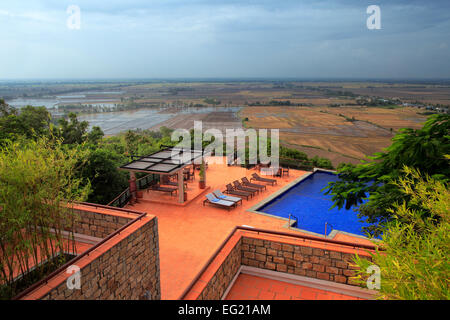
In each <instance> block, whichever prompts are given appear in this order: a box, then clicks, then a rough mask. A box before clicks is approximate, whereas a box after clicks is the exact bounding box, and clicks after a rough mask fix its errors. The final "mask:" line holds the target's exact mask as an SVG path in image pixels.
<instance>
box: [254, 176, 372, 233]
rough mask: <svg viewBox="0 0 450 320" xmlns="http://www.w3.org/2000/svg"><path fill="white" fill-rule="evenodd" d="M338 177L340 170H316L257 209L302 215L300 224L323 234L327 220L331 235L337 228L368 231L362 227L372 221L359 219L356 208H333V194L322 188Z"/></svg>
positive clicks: (298, 216) (328, 231) (280, 214)
mask: <svg viewBox="0 0 450 320" xmlns="http://www.w3.org/2000/svg"><path fill="white" fill-rule="evenodd" d="M338 179H339V177H338V176H337V175H336V174H333V173H328V172H321V171H316V172H315V173H313V174H312V175H310V176H309V177H308V178H306V179H304V180H302V181H300V182H299V183H298V184H296V185H295V186H293V187H292V188H290V189H288V190H287V191H285V192H284V193H282V194H281V195H279V196H278V197H276V198H275V199H273V200H271V201H270V202H269V203H266V204H265V205H263V206H262V207H259V208H258V209H257V211H260V212H264V213H268V214H271V215H275V216H279V217H283V218H288V217H289V214H293V215H294V216H296V217H297V218H298V225H297V228H300V229H304V230H308V231H312V232H315V233H319V234H324V233H325V223H327V224H328V228H327V235H328V234H329V233H330V232H331V231H332V230H333V229H336V230H340V231H345V232H350V233H353V234H358V235H365V233H364V232H363V231H362V227H364V226H369V224H367V223H365V222H361V221H360V220H359V219H358V217H357V212H355V211H354V208H351V209H349V210H346V209H345V208H342V209H338V208H337V207H335V208H333V209H331V210H330V208H331V206H332V205H333V201H331V198H332V196H331V195H324V194H323V192H321V191H320V190H321V189H323V188H324V187H326V186H327V184H328V182H331V181H337V180H338Z"/></svg>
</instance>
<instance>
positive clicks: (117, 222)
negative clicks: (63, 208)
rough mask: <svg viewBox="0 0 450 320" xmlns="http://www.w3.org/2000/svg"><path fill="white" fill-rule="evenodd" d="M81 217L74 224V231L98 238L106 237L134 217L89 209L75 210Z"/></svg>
mask: <svg viewBox="0 0 450 320" xmlns="http://www.w3.org/2000/svg"><path fill="white" fill-rule="evenodd" d="M74 213H75V214H76V215H77V216H78V217H79V218H78V219H76V221H75V224H74V232H75V233H81V234H85V235H88V236H91V237H96V238H102V239H103V238H105V237H107V236H108V235H110V234H111V233H113V232H114V231H116V230H117V229H119V228H121V227H122V226H124V225H126V224H127V223H128V222H130V221H131V220H132V218H126V217H121V216H114V215H108V214H103V213H97V212H91V211H87V210H76V209H75V210H74Z"/></svg>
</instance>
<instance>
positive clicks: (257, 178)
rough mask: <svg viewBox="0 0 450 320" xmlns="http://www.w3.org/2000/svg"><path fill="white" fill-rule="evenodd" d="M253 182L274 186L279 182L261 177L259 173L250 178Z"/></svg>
mask: <svg viewBox="0 0 450 320" xmlns="http://www.w3.org/2000/svg"><path fill="white" fill-rule="evenodd" d="M251 180H255V181H260V182H266V183H270V184H272V185H274V184H276V183H277V180H275V179H269V178H263V177H260V176H259V175H258V174H257V173H253V174H252V177H251V178H250V181H251Z"/></svg>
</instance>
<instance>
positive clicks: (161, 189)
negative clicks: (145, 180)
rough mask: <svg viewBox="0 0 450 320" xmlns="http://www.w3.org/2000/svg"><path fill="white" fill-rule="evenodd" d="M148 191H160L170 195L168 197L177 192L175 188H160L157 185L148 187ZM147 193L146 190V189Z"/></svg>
mask: <svg viewBox="0 0 450 320" xmlns="http://www.w3.org/2000/svg"><path fill="white" fill-rule="evenodd" d="M150 190H154V191H161V192H167V193H170V195H172V194H173V193H176V192H177V191H178V189H177V188H170V187H162V186H160V185H159V184H156V185H154V186H151V187H150ZM147 191H148V189H147Z"/></svg>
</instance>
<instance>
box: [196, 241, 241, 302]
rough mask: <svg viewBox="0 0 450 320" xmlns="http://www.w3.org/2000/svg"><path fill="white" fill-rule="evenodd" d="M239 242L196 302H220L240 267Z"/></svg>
mask: <svg viewBox="0 0 450 320" xmlns="http://www.w3.org/2000/svg"><path fill="white" fill-rule="evenodd" d="M241 242H242V239H241V240H239V241H238V242H237V243H236V245H235V246H234V248H233V249H232V250H231V252H230V253H229V254H228V256H227V257H226V258H225V260H224V261H223V263H222V264H221V265H220V267H219V269H218V270H217V271H216V273H215V274H214V275H213V277H212V278H211V280H210V281H209V282H208V284H207V285H206V287H205V288H204V289H203V291H202V292H201V294H200V295H199V297H198V298H197V300H220V299H221V298H222V296H223V294H224V293H225V290H226V289H227V288H228V286H229V285H230V283H231V281H232V280H233V278H234V276H235V275H236V274H237V272H238V270H239V268H240V267H241Z"/></svg>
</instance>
